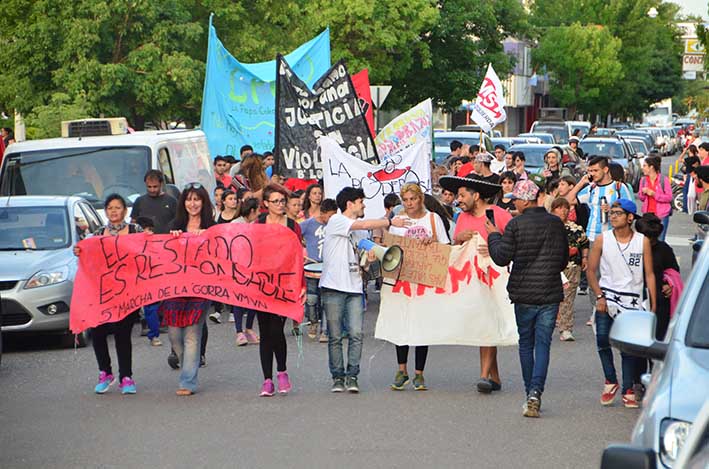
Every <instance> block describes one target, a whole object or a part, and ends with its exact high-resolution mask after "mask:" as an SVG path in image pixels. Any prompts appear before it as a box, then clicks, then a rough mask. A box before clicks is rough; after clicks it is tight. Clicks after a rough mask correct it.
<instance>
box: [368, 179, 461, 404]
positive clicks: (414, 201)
mask: <svg viewBox="0 0 709 469" xmlns="http://www.w3.org/2000/svg"><path fill="white" fill-rule="evenodd" d="M400 196H401V202H402V204H403V206H404V210H403V211H402V212H400V213H399V216H400V217H401V218H403V219H404V220H407V221H408V224H407V226H405V227H401V228H398V227H395V226H392V227H390V228H389V232H390V233H391V234H395V235H398V236H404V237H407V238H416V239H418V240H420V241H422V242H423V243H426V244H429V243H432V242H439V243H445V244H448V243H450V240H449V239H448V234H447V233H446V228H445V225H444V224H443V220H442V219H441V217H440V216H438V214H436V213H433V212H429V211H428V210H426V207H424V195H423V191H422V190H421V186H419V185H418V184H414V183H408V184H404V187H402V188H401V192H400ZM380 314H381V313H380ZM414 353H415V360H416V368H415V376H414V389H416V390H417V391H425V390H426V384H425V381H424V378H423V368H424V366H425V365H426V357H427V355H428V346H427V345H424V346H416V350H415V352H414ZM408 355H409V346H408V345H397V346H396V358H397V361H398V363H399V370H398V371H397V372H396V375H395V376H394V382H393V383H392V385H391V388H392V389H393V390H396V391H401V390H403V389H404V387H405V386H406V385H407V384H408V383H409V374H408V372H407V370H406V362H407V361H408Z"/></svg>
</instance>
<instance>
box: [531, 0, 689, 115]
mask: <svg viewBox="0 0 709 469" xmlns="http://www.w3.org/2000/svg"><path fill="white" fill-rule="evenodd" d="M653 7H654V8H656V9H657V10H658V16H657V17H656V18H650V17H648V16H647V12H648V11H649V10H650V8H653ZM677 12H678V7H677V5H675V4H673V3H668V2H660V1H659V0H612V1H604V0H589V1H584V2H579V1H577V0H536V1H535V3H534V4H533V6H532V18H531V20H530V21H531V22H532V23H533V24H535V25H536V26H538V27H539V28H540V30H539V32H540V33H542V39H545V36H546V34H543V33H546V32H547V31H548V30H547V28H552V27H556V26H568V25H571V24H572V23H574V22H579V23H580V24H582V25H601V26H604V27H605V28H606V29H607V30H608V31H609V33H610V34H612V36H613V37H615V38H617V39H620V41H621V43H622V47H621V48H620V49H619V51H618V60H619V61H620V63H621V64H622V68H623V75H624V76H625V77H626V78H625V79H624V80H619V81H617V82H616V83H614V84H613V85H612V86H610V87H607V88H605V89H603V90H602V91H601V93H600V94H599V96H598V97H597V98H595V99H594V103H590V104H588V107H589V108H591V109H593V111H594V112H598V113H601V114H608V113H612V114H618V115H635V116H638V115H639V114H641V113H642V112H644V111H646V110H647V109H648V108H649V106H650V104H652V103H655V102H657V101H660V100H662V99H665V98H669V97H672V96H673V95H675V94H677V93H678V92H679V90H680V86H681V83H680V82H681V80H680V75H681V53H682V44H681V42H680V39H679V31H678V29H677V27H676V25H675V23H674V22H675V18H676V16H677ZM548 68H549V69H550V71H552V72H556V71H555V70H554V69H553V68H552V67H551V66H548Z"/></svg>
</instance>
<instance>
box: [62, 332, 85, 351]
mask: <svg viewBox="0 0 709 469" xmlns="http://www.w3.org/2000/svg"><path fill="white" fill-rule="evenodd" d="M90 341H91V333H90V329H87V330H85V331H84V332H82V333H80V334H77V335H76V338H74V334H73V333H72V332H71V331H67V332H66V333H65V334H64V335H63V336H62V346H63V347H66V348H72V347H74V343H76V346H77V347H79V348H83V347H86V346H87V345H88V344H89V342H90Z"/></svg>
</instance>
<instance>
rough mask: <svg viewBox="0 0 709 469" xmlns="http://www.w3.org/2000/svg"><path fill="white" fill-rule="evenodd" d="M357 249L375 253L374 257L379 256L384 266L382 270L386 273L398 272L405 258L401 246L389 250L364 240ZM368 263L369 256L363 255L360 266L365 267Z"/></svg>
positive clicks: (358, 244)
mask: <svg viewBox="0 0 709 469" xmlns="http://www.w3.org/2000/svg"><path fill="white" fill-rule="evenodd" d="M357 247H358V248H359V249H361V250H363V251H365V253H366V252H369V251H374V255H375V256H377V259H379V262H381V264H382V269H383V270H384V271H385V272H391V271H393V270H396V268H397V267H399V265H400V264H401V261H402V260H403V258H404V251H402V249H401V247H400V246H397V245H394V246H390V247H388V248H385V247H384V246H380V245H378V244H377V243H375V242H373V241H370V240H368V239H362V240H360V241H359V243H357ZM366 263H367V255H366V254H363V255H362V258H361V259H360V265H361V266H364V265H366Z"/></svg>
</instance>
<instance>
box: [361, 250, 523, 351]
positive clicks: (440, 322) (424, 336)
mask: <svg viewBox="0 0 709 469" xmlns="http://www.w3.org/2000/svg"><path fill="white" fill-rule="evenodd" d="M482 243H484V240H482V238H480V237H478V236H476V237H474V238H473V239H471V240H470V241H468V242H466V243H464V244H463V245H461V246H450V247H449V248H450V252H449V255H450V256H449V262H448V264H447V272H446V282H445V286H444V287H443V288H438V287H436V288H433V287H431V286H427V285H423V284H420V283H413V282H409V281H406V280H403V279H399V280H398V281H397V282H396V284H395V285H394V286H390V285H387V284H386V283H385V284H384V285H383V286H382V295H381V302H380V306H379V316H378V317H377V326H376V330H375V333H374V336H375V337H376V338H377V339H383V340H386V341H389V342H392V343H394V344H396V345H473V346H504V345H514V344H516V343H517V340H518V335H517V324H516V321H515V315H514V307H513V306H512V303H511V302H510V299H509V296H508V294H507V282H508V280H509V274H508V273H507V269H506V268H505V267H498V266H496V265H495V264H494V263H493V262H492V259H490V257H488V256H482V255H480V254H479V253H478V246H480V245H481V244H482Z"/></svg>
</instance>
